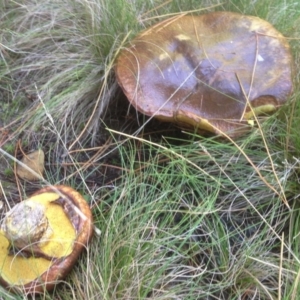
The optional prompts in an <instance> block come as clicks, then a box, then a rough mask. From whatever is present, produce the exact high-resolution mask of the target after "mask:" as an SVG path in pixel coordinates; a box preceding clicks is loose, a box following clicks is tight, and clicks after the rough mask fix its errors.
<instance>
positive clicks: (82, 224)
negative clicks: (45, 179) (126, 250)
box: [0, 186, 93, 294]
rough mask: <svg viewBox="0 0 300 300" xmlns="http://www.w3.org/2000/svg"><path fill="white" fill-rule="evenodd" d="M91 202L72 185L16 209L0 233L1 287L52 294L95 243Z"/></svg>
mask: <svg viewBox="0 0 300 300" xmlns="http://www.w3.org/2000/svg"><path fill="white" fill-rule="evenodd" d="M92 233H93V220H92V214H91V211H90V208H89V206H88V204H87V202H86V201H85V199H84V198H83V197H82V196H81V195H80V194H79V193H78V192H76V191H75V190H73V189H72V188H70V187H67V186H53V187H46V188H44V189H42V190H40V191H38V192H37V193H35V194H34V195H33V196H32V197H30V198H29V199H27V200H24V201H22V202H20V203H19V204H17V205H16V206H15V207H14V208H12V209H11V210H10V211H9V212H8V213H7V214H6V216H5V218H4V219H3V221H2V225H1V231H0V283H1V284H2V285H3V286H4V287H6V288H7V289H8V290H10V291H12V292H15V293H22V292H23V293H26V294H37V293H43V292H44V291H46V290H47V291H50V290H51V289H53V287H54V286H55V285H56V283H58V282H59V280H61V279H63V278H64V277H65V276H66V275H67V274H68V272H69V271H70V270H71V268H72V267H73V265H74V263H75V262H76V261H77V258H78V256H79V255H80V253H81V252H82V250H83V249H84V248H85V247H86V245H87V244H88V242H89V241H90V239H91V237H92Z"/></svg>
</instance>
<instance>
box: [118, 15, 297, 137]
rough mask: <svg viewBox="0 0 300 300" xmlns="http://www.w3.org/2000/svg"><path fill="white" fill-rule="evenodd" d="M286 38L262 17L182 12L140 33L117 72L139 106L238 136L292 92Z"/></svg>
mask: <svg viewBox="0 0 300 300" xmlns="http://www.w3.org/2000/svg"><path fill="white" fill-rule="evenodd" d="M291 66H292V57H291V53H290V48H289V45H288V43H287V41H286V39H285V38H284V36H283V35H282V34H281V33H279V32H278V31H277V30H276V29H275V28H274V27H273V26H272V25H271V24H269V23H268V22H267V21H264V20H262V19H260V18H258V17H253V16H245V15H240V14H237V13H232V12H213V13H208V14H204V15H199V16H193V15H185V14H181V15H177V16H175V17H173V18H171V19H167V20H164V21H162V22H160V23H158V24H156V25H154V26H152V27H151V28H149V29H148V30H146V31H144V32H142V33H141V34H139V35H138V36H137V37H136V38H134V39H133V40H132V41H131V42H130V45H129V46H128V47H127V48H124V49H122V50H121V51H120V54H119V56H118V58H117V62H116V66H115V72H116V77H117V81H118V83H119V85H120V86H121V88H122V89H123V91H124V93H125V95H126V96H127V98H128V100H129V101H130V103H131V104H132V105H133V106H134V107H135V108H136V109H137V110H138V111H140V112H142V113H143V114H146V115H148V116H153V117H155V118H158V119H161V120H164V121H169V122H175V123H177V124H178V125H180V126H181V127H184V128H196V129H199V130H201V129H205V130H208V131H211V132H213V133H217V134H226V135H229V136H232V137H234V136H238V135H240V134H242V133H243V132H244V131H245V130H247V129H249V126H248V123H249V124H250V123H251V122H252V121H249V120H251V119H252V118H253V117H254V114H255V115H258V114H265V113H270V112H273V111H274V110H276V109H277V108H278V107H279V106H281V105H282V104H283V103H285V102H286V100H287V99H288V97H289V95H290V94H291V92H292V67H291Z"/></svg>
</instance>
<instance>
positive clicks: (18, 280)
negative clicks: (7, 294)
mask: <svg viewBox="0 0 300 300" xmlns="http://www.w3.org/2000/svg"><path fill="white" fill-rule="evenodd" d="M58 198H59V195H58V194H56V193H43V194H40V195H36V196H33V197H32V198H30V200H32V201H36V202H38V203H41V204H43V205H45V207H46V216H47V218H48V222H49V224H50V226H51V229H52V231H53V233H52V235H51V236H50V237H49V241H48V242H45V243H43V244H42V245H41V246H40V249H41V251H42V252H43V253H45V254H47V255H49V256H51V257H54V259H53V260H55V258H59V257H63V256H67V255H69V254H70V253H71V252H72V249H73V244H74V240H75V238H76V232H75V229H74V228H73V225H72V224H71V222H70V220H69V219H68V217H67V216H66V214H65V212H64V210H63V208H62V207H61V206H60V205H58V204H53V203H51V202H52V201H54V200H57V199H58ZM8 247H9V241H8V240H7V239H6V237H5V236H4V235H3V233H1V232H0V274H1V277H2V278H3V279H4V280H5V281H6V282H7V283H9V284H11V285H24V284H26V283H29V282H31V281H33V280H35V279H37V278H38V277H39V276H40V275H41V274H43V273H44V272H46V271H47V270H48V269H49V268H50V266H51V265H52V263H53V262H54V261H50V260H47V259H45V258H34V257H30V258H24V257H21V256H14V255H8ZM28 249H30V248H28Z"/></svg>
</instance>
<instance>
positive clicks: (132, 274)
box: [0, 0, 300, 300]
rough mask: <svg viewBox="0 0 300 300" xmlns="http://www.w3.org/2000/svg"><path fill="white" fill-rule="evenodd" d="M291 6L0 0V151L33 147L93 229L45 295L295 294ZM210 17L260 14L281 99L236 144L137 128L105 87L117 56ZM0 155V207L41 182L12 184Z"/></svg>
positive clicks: (295, 22)
mask: <svg viewBox="0 0 300 300" xmlns="http://www.w3.org/2000/svg"><path fill="white" fill-rule="evenodd" d="M299 4H300V3H299V1H298V0H285V1H281V0H274V1H267V0H262V1H252V0H240V1H234V0H231V1H228V0H227V1H219V0H215V1H213V0H211V1H204V0H203V1H201V5H199V1H174V0H173V1H162V0H157V1H154V0H153V1H142V0H92V1H83V0H78V1H71V0H68V1H55V0H46V1H43V3H41V2H40V1H35V0H17V1H11V0H4V1H2V2H1V4H0V26H1V28H2V32H1V35H0V55H1V59H0V96H1V98H2V101H1V104H0V123H1V124H0V125H1V126H2V128H1V140H2V146H1V148H2V149H4V150H6V151H7V152H9V153H10V154H12V155H14V156H15V157H16V158H17V159H19V158H20V153H21V151H20V147H19V146H18V145H21V147H22V150H23V151H25V152H27V151H30V150H33V149H38V148H42V149H43V150H44V152H45V154H46V170H45V179H46V181H47V182H48V184H67V185H70V186H72V187H74V188H76V189H77V190H79V191H80V192H81V193H82V194H83V195H84V196H85V198H86V199H87V201H88V202H89V203H90V206H91V208H92V211H93V215H94V219H95V225H96V227H97V228H99V229H100V230H101V235H95V237H94V239H93V241H92V243H91V244H90V245H89V247H88V249H87V251H86V253H84V255H82V257H81V258H80V260H79V262H78V264H77V265H76V267H75V268H74V270H73V271H72V272H71V274H70V275H69V276H68V277H67V278H66V279H65V281H64V282H63V283H61V284H58V285H57V286H56V288H55V290H54V292H53V293H45V295H43V296H42V298H43V299H63V300H70V299H241V300H244V299H272V300H273V299H274V300H275V299H279V300H280V299H282V300H283V299H285V300H288V299H298V298H299V297H300V290H299V286H300V285H299V280H300V256H299V255H300V253H299V249H300V243H299V231H300V213H299V209H300V206H299V202H298V201H299V195H300V192H299V168H300V163H299V157H300V138H299V121H300V120H299V119H300V105H299V101H297V100H298V99H299V62H300V60H299V53H300V51H299V40H298V39H299V37H300V34H299V32H300V27H299V18H300V12H299V9H298V6H299ZM213 10H230V11H236V12H240V13H245V14H251V15H256V16H259V17H261V18H264V19H266V20H268V21H269V22H271V23H272V24H273V25H274V26H275V27H276V28H277V29H278V30H280V31H281V32H282V33H283V34H284V35H285V36H287V37H288V38H289V39H290V40H289V41H290V44H291V47H292V51H293V56H294V60H295V76H294V86H295V90H294V94H293V95H292V97H291V99H290V102H289V105H286V106H285V107H282V108H281V109H280V110H279V111H278V112H277V113H276V114H275V115H273V116H272V117H270V118H269V119H268V120H267V121H266V122H264V123H262V124H261V128H255V129H253V131H252V132H251V133H250V134H248V135H246V136H244V137H242V138H240V139H238V140H236V141H230V140H226V139H219V138H216V137H207V138H204V137H201V136H199V135H197V134H193V133H185V132H181V131H180V130H179V129H177V128H174V127H173V126H172V125H166V124H163V123H160V122H156V121H155V120H150V121H148V122H147V125H145V126H144V125H142V124H144V123H145V119H144V117H143V116H140V115H138V116H137V114H136V112H135V111H134V110H132V109H128V103H127V100H126V99H124V96H123V95H122V94H121V93H120V89H119V88H118V85H117V83H116V81H115V77H114V72H113V66H114V61H115V58H116V56H117V55H118V52H119V51H120V49H121V48H122V47H124V46H125V45H126V42H127V41H129V40H130V39H131V38H133V37H134V36H135V35H136V34H137V33H138V32H140V31H141V30H143V29H144V28H147V27H149V26H151V25H152V24H154V23H155V22H157V21H159V20H162V19H164V18H166V17H168V16H170V15H172V14H174V13H178V12H182V11H194V13H195V14H200V13H205V12H208V11H213ZM137 130H140V131H139V134H136V132H137ZM1 161H5V168H4V169H2V170H0V176H1V186H2V187H3V190H4V195H3V196H2V198H3V199H2V200H3V202H4V204H5V206H8V205H6V204H7V203H9V205H12V203H15V202H17V201H19V199H20V198H25V197H26V196H29V195H30V193H32V192H33V191H35V190H37V189H39V188H40V187H41V186H42V185H44V184H45V183H43V182H35V183H30V182H23V181H21V180H19V179H18V178H16V177H15V175H14V170H13V162H12V161H11V160H10V159H9V157H8V156H6V157H2V158H1ZM0 297H1V298H3V299H27V297H26V296H22V295H21V296H12V295H10V294H9V293H8V292H6V291H5V290H4V289H1V290H0Z"/></svg>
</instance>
